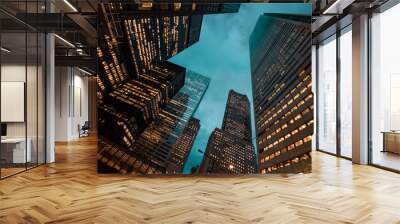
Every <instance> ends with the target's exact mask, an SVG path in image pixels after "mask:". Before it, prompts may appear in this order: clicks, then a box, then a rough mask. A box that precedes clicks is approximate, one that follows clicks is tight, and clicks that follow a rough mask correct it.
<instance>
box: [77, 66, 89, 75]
mask: <svg viewBox="0 0 400 224" xmlns="http://www.w3.org/2000/svg"><path fill="white" fill-rule="evenodd" d="M78 70H79V71H81V72H83V73H85V74H86V75H92V73H90V72H88V71H86V70H83V69H81V68H79V67H78Z"/></svg>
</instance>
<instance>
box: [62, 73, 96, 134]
mask: <svg viewBox="0 0 400 224" xmlns="http://www.w3.org/2000/svg"><path fill="white" fill-rule="evenodd" d="M55 73H56V83H55V85H56V91H55V129H56V131H55V140H56V141H70V140H73V139H77V138H78V137H79V132H78V125H81V126H82V125H83V124H84V123H85V121H88V114H89V112H88V78H87V77H85V76H84V74H83V73H82V72H80V71H79V70H77V69H76V68H73V67H56V72H55Z"/></svg>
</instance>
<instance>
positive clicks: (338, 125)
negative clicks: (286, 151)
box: [315, 24, 352, 160]
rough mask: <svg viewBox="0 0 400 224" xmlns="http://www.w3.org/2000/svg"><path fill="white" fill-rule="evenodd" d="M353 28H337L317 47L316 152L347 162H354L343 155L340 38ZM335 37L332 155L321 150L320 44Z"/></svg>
mask: <svg viewBox="0 0 400 224" xmlns="http://www.w3.org/2000/svg"><path fill="white" fill-rule="evenodd" d="M349 26H351V24H349V25H347V26H345V27H343V28H340V27H337V29H338V30H337V31H336V33H334V34H332V35H331V36H328V37H327V38H325V39H323V40H321V41H320V42H319V43H318V44H317V46H316V63H317V65H316V101H315V102H316V106H315V110H316V122H315V123H316V139H315V140H316V150H317V151H319V152H323V153H326V154H329V155H333V156H337V157H340V158H343V159H347V160H352V158H350V157H347V156H343V155H342V153H341V117H340V109H341V108H340V103H341V97H340V92H341V90H340V80H341V65H340V60H341V59H340V37H341V36H342V35H343V34H344V33H345V32H342V31H343V30H346V29H348V27H349ZM333 36H335V38H334V39H333V40H331V41H336V152H335V153H332V152H328V151H326V150H323V149H320V148H319V131H318V129H319V122H318V119H319V116H318V115H319V107H318V105H319V84H320V83H319V62H318V61H319V60H318V59H319V53H318V52H319V51H318V49H319V44H320V43H322V42H324V41H327V40H328V39H329V38H332V37H333Z"/></svg>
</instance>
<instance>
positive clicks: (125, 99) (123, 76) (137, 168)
mask: <svg viewBox="0 0 400 224" xmlns="http://www.w3.org/2000/svg"><path fill="white" fill-rule="evenodd" d="M99 12H100V15H99V17H100V20H99V26H98V33H99V40H98V41H99V42H98V48H97V57H98V78H97V83H98V92H97V104H98V106H97V107H98V138H99V143H98V153H97V164H98V172H99V173H122V174H199V175H204V174H259V173H261V174H269V173H307V172H311V154H310V153H311V140H312V137H311V136H312V134H313V110H314V105H313V93H312V91H311V5H309V4H294V3H293V4H288V3H285V4H275V3H266V4H245V3H242V4H238V3H229V4H228V3H214V4H195V3H190V4H184V3H182V4H181V3H162V4H161V3H159V4H156V3H140V4H134V3H104V4H100V5H99Z"/></svg>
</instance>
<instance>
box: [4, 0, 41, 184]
mask: <svg viewBox="0 0 400 224" xmlns="http://www.w3.org/2000/svg"><path fill="white" fill-rule="evenodd" d="M28 2H32V1H27V0H26V1H25V11H27V3H28ZM36 3H37V4H36V9H37V11H38V9H39V0H36ZM46 11H47V7H46ZM28 29H29V30H32V29H33V30H34V31H35V32H36V55H37V57H36V99H37V102H36V104H37V105H38V104H39V88H38V86H39V69H38V65H39V56H38V55H39V49H38V46H39V33H40V31H38V30H36V29H34V28H33V27H31V26H29V25H28V24H26V23H25V31H24V32H22V33H23V34H25V84H24V91H25V93H24V98H25V99H24V120H25V136H24V138H25V169H23V170H21V171H18V172H15V173H12V174H10V175H7V176H2V173H1V168H0V180H4V179H6V178H8V177H12V176H14V175H17V174H20V173H23V172H25V171H27V170H30V169H33V168H36V167H39V166H41V165H43V164H46V163H47V150H46V149H47V110H46V108H47V33H44V37H43V40H44V42H42V44H44V46H43V47H44V51H42V53H44V55H43V57H42V58H43V60H44V69H43V70H42V72H43V79H42V82H44V99H43V108H44V111H43V112H44V116H43V117H42V118H43V119H44V120H43V121H42V122H44V136H43V142H44V145H43V147H44V149H43V152H44V155H43V159H44V161H43V163H39V148H38V146H39V107H38V106H37V107H36V136H35V137H36V142H37V148H36V150H37V152H36V162H35V164H34V165H33V166H28V162H27V160H28V154H27V153H26V151H27V147H28V144H27V141H28V125H27V121H28V112H27V95H28V93H27V81H28V67H27V65H28V33H29V32H28ZM1 34H2V32H0V43H1V36H2V35H1ZM1 59H2V57H1V54H0V67H1V61H2V60H1ZM0 80H1V71H0ZM0 89H1V87H0ZM0 95H1V94H0ZM0 118H1V115H0ZM0 120H1V119H0ZM0 123H1V121H0ZM0 155H1V144H0ZM29 165H31V164H29Z"/></svg>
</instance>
